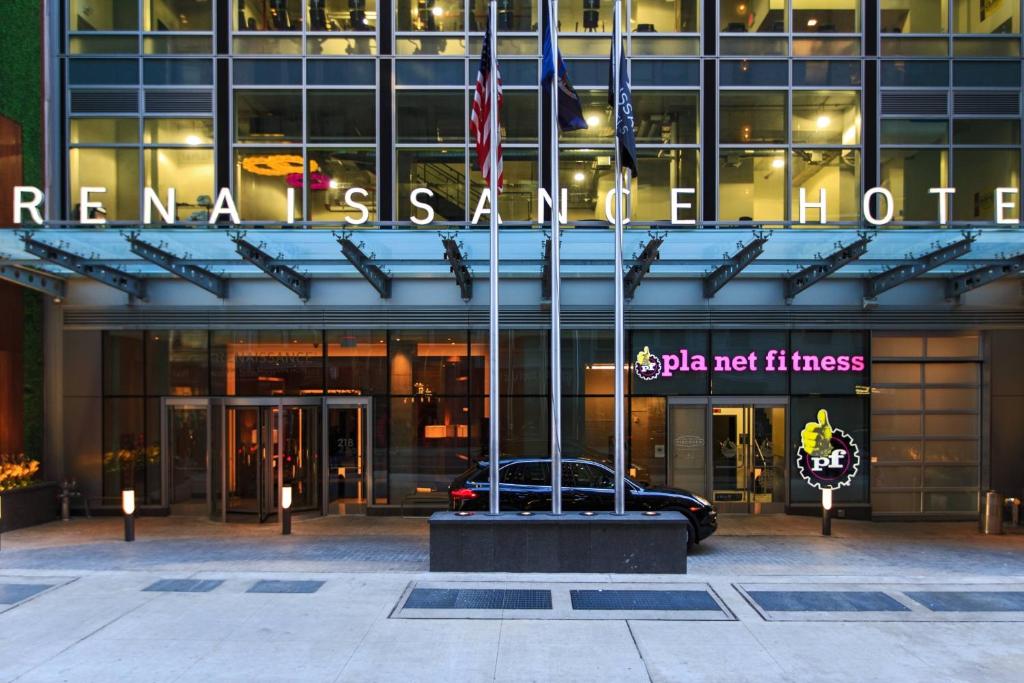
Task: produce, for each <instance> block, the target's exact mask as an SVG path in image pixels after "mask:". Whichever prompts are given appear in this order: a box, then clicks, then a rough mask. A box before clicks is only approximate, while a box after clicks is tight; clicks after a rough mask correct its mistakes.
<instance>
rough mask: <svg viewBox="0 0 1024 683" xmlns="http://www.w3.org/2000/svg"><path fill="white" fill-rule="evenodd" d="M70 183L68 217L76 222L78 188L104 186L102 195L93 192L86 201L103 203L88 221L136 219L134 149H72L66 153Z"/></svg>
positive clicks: (137, 184)
mask: <svg viewBox="0 0 1024 683" xmlns="http://www.w3.org/2000/svg"><path fill="white" fill-rule="evenodd" d="M68 165H69V167H70V176H71V177H70V180H71V188H70V189H71V196H70V198H69V199H70V205H71V211H72V213H71V217H72V218H73V219H74V220H78V217H79V200H80V196H81V195H80V193H81V188H83V187H104V188H106V190H107V191H106V193H105V194H98V193H93V194H92V195H90V197H91V199H90V201H100V202H102V203H103V209H102V210H96V209H94V210H93V213H92V215H90V216H89V218H106V219H107V220H108V221H126V220H137V219H138V217H139V151H138V150H137V149H123V148H122V149H89V148H76V149H72V150H70V151H69V152H68Z"/></svg>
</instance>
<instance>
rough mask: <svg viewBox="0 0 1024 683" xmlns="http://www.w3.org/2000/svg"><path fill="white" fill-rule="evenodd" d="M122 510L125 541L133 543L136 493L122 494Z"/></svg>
mask: <svg viewBox="0 0 1024 683" xmlns="http://www.w3.org/2000/svg"><path fill="white" fill-rule="evenodd" d="M121 510H122V511H123V512H124V540H125V542H126V543H131V542H132V541H134V540H135V491H133V490H131V489H129V490H126V491H122V492H121Z"/></svg>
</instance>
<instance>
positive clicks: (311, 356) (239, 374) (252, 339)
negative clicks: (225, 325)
mask: <svg viewBox="0 0 1024 683" xmlns="http://www.w3.org/2000/svg"><path fill="white" fill-rule="evenodd" d="M210 358H211V363H212V367H211V372H210V374H211V381H212V384H213V386H212V390H213V391H212V393H213V394H214V395H216V396H299V395H321V394H323V387H324V362H323V337H322V333H321V332H320V331H307V330H296V331H287V330H261V331H238V332H221V331H216V332H212V333H211V338H210Z"/></svg>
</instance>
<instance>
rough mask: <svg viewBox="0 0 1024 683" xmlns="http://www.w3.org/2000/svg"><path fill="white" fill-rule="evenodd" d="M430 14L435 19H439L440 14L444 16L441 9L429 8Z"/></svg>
mask: <svg viewBox="0 0 1024 683" xmlns="http://www.w3.org/2000/svg"><path fill="white" fill-rule="evenodd" d="M430 13H431V14H433V15H434V16H435V17H439V16H441V15H442V14H444V9H442V8H441V7H433V8H431V10H430Z"/></svg>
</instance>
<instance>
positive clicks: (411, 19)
mask: <svg viewBox="0 0 1024 683" xmlns="http://www.w3.org/2000/svg"><path fill="white" fill-rule="evenodd" d="M397 2H398V4H397V6H396V8H395V16H396V18H397V20H398V21H397V25H396V27H395V28H396V30H398V31H462V30H463V29H464V27H463V21H462V17H463V7H462V2H461V0H397Z"/></svg>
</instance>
